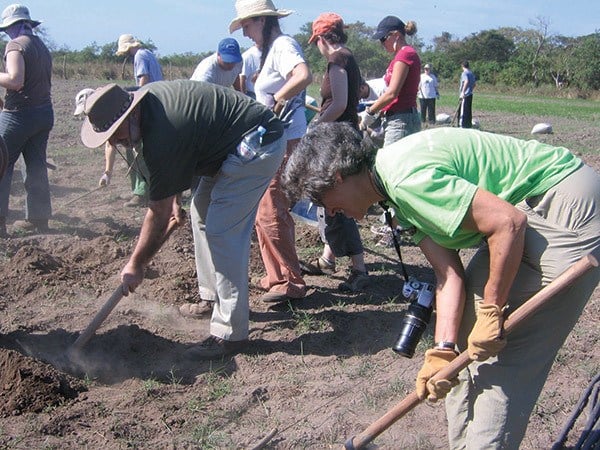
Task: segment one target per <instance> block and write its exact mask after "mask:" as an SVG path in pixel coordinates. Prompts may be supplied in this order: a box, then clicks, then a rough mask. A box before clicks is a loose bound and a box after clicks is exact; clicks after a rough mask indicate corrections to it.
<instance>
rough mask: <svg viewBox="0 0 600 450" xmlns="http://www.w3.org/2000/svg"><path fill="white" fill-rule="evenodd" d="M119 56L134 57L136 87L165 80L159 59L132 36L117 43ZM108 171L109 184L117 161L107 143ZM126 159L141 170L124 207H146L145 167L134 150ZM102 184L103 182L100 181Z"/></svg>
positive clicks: (135, 173) (133, 178)
mask: <svg viewBox="0 0 600 450" xmlns="http://www.w3.org/2000/svg"><path fill="white" fill-rule="evenodd" d="M115 54H116V55H117V56H131V57H133V76H134V78H135V84H136V86H144V85H146V84H148V83H152V82H154V81H161V80H162V79H163V74H162V69H161V67H160V64H159V62H158V59H157V58H156V56H155V55H154V53H152V52H151V51H150V50H148V49H146V48H144V47H143V44H142V43H141V42H140V41H139V40H137V39H136V38H135V37H134V36H133V35H131V34H122V35H121V36H119V40H118V41H117V51H116V53H115ZM104 153H105V160H106V164H105V165H106V170H105V171H104V174H103V177H104V178H105V179H106V181H107V183H108V182H110V177H111V176H112V167H113V166H112V163H111V162H114V160H115V149H114V148H113V147H112V146H111V145H110V144H109V143H108V142H107V143H106V147H105V149H104ZM125 157H126V159H127V163H128V164H129V165H130V166H133V165H135V166H138V167H139V170H131V171H130V172H129V176H130V178H131V190H132V191H133V196H132V197H131V199H130V200H129V201H127V202H126V203H125V205H124V206H127V207H138V206H146V203H147V201H148V183H147V182H146V179H145V178H144V176H143V174H144V172H145V167H144V165H143V162H142V161H140V157H139V156H138V155H137V152H135V151H134V150H133V149H131V148H128V149H125ZM100 181H101V182H102V180H100Z"/></svg>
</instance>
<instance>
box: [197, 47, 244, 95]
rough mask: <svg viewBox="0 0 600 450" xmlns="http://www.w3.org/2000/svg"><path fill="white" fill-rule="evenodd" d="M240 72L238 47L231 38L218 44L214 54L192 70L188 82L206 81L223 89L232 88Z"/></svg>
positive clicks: (240, 56) (240, 64)
mask: <svg viewBox="0 0 600 450" xmlns="http://www.w3.org/2000/svg"><path fill="white" fill-rule="evenodd" d="M241 72H242V53H241V52H240V45H239V44H238V42H237V41H236V40H235V39H233V38H225V39H223V40H222V41H221V42H219V48H218V50H217V52H216V53H213V54H212V55H210V56H208V57H206V58H204V59H203V60H202V61H200V64H198V66H197V67H196V70H194V73H193V74H192V77H191V78H190V80H194V81H207V82H209V83H214V84H218V85H220V86H225V87H233V86H234V83H236V82H237V81H238V79H239V75H240V73H241Z"/></svg>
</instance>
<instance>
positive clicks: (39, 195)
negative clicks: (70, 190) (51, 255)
mask: <svg viewBox="0 0 600 450" xmlns="http://www.w3.org/2000/svg"><path fill="white" fill-rule="evenodd" d="M1 20H2V22H1V23H0V31H4V32H5V33H6V34H7V35H8V36H9V37H10V41H9V42H8V43H7V44H6V49H5V51H4V61H5V66H6V72H0V86H2V87H3V88H5V89H6V96H5V98H4V109H3V110H2V112H1V113H0V136H2V138H3V139H4V141H5V143H6V147H7V149H8V152H9V160H8V167H7V169H6V173H5V175H4V177H3V178H2V180H1V181H0V235H1V236H6V216H7V214H8V203H9V202H8V199H9V196H10V187H11V182H12V175H13V170H14V165H15V162H16V161H17V159H18V158H19V155H21V154H22V155H23V159H24V160H25V176H24V180H23V181H24V185H25V191H26V193H27V198H26V201H25V220H18V221H16V222H15V223H14V224H13V225H14V228H15V230H22V231H37V232H46V231H48V219H49V218H50V217H51V215H52V206H51V201H50V184H49V182H48V169H47V165H46V147H47V144H48V136H49V134H50V130H51V129H52V127H53V125H54V111H53V108H52V101H51V95H50V90H51V78H52V56H51V55H50V52H49V51H48V48H47V47H46V45H44V43H43V42H42V40H41V39H40V38H39V37H38V36H36V35H34V34H33V29H34V28H35V27H37V26H38V25H39V24H40V23H41V22H40V21H37V20H32V19H31V17H30V15H29V9H27V7H26V6H23V5H18V4H14V5H10V6H7V7H6V8H5V9H4V11H2V16H1ZM26 75H27V76H26Z"/></svg>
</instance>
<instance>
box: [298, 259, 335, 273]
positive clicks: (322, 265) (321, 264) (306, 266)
mask: <svg viewBox="0 0 600 450" xmlns="http://www.w3.org/2000/svg"><path fill="white" fill-rule="evenodd" d="M300 269H301V270H302V272H304V273H306V274H308V275H325V274H327V275H332V274H334V273H335V263H331V262H329V261H327V260H326V259H325V258H323V257H322V256H319V257H318V258H317V259H316V260H314V261H313V262H309V263H307V262H303V261H300Z"/></svg>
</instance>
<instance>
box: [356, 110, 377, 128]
mask: <svg viewBox="0 0 600 450" xmlns="http://www.w3.org/2000/svg"><path fill="white" fill-rule="evenodd" d="M376 120H377V116H376V115H375V114H371V113H369V112H368V111H365V114H364V115H363V117H362V122H361V124H360V125H361V127H364V128H369V127H370V126H371V125H373V124H374V123H375V121H376Z"/></svg>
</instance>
